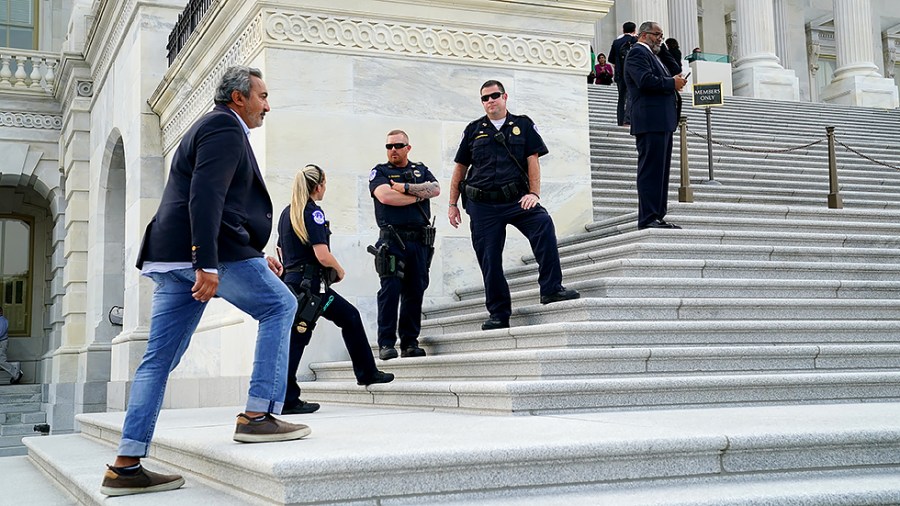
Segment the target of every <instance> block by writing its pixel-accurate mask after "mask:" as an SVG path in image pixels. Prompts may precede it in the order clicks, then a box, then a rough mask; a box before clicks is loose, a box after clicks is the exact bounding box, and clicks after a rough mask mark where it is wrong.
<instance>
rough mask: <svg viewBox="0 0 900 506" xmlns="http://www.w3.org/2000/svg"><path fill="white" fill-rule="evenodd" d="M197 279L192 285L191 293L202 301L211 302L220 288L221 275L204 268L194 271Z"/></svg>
mask: <svg viewBox="0 0 900 506" xmlns="http://www.w3.org/2000/svg"><path fill="white" fill-rule="evenodd" d="M194 273H195V275H196V277H197V281H195V282H194V286H192V287H191V295H192V296H193V297H194V299H196V300H199V301H200V302H209V299H211V298H213V295H215V294H216V290H217V289H218V288H219V275H218V274H214V273H212V272H206V271H204V270H203V269H197V270H196V271H194Z"/></svg>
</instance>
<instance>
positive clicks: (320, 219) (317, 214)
mask: <svg viewBox="0 0 900 506" xmlns="http://www.w3.org/2000/svg"><path fill="white" fill-rule="evenodd" d="M312 217H313V221H314V222H316V223H318V224H319V225H324V224H325V213H323V212H322V210H321V209H316V210H315V211H313V213H312Z"/></svg>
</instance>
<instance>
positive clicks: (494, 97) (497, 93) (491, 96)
mask: <svg viewBox="0 0 900 506" xmlns="http://www.w3.org/2000/svg"><path fill="white" fill-rule="evenodd" d="M502 96H503V92H502V91H495V92H493V93H491V94H489V95H482V96H481V101H482V102H487V101H488V100H497V99H498V98H500V97H502Z"/></svg>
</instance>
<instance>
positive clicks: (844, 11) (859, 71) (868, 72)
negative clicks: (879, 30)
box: [834, 0, 881, 81]
mask: <svg viewBox="0 0 900 506" xmlns="http://www.w3.org/2000/svg"><path fill="white" fill-rule="evenodd" d="M873 33H875V32H873V31H872V4H871V1H870V0H834V42H835V46H836V49H837V69H836V70H835V71H834V80H835V81H838V80H840V79H844V78H846V77H849V76H877V77H881V74H879V73H878V66H877V65H875V63H873V62H874V61H875V51H874V50H873V49H872V34H873Z"/></svg>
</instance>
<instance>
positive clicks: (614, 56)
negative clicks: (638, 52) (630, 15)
mask: <svg viewBox="0 0 900 506" xmlns="http://www.w3.org/2000/svg"><path fill="white" fill-rule="evenodd" d="M626 42H631V44H632V47H633V46H634V45H635V44H637V37H635V36H634V35H631V34H630V33H626V34H625V35H624V36H622V37H619V38H617V39H616V40H614V41H613V43H612V46H611V47H610V48H609V55H608V56H607V57H606V61H608V62H609V63H612V64H613V67H615V72H613V81H615V82H617V83H619V82H624V78H625V74H624V73H623V72H622V62H620V61H619V52H621V50H622V45H624V44H625V43H626Z"/></svg>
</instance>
